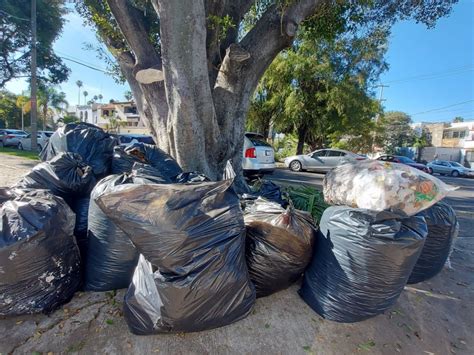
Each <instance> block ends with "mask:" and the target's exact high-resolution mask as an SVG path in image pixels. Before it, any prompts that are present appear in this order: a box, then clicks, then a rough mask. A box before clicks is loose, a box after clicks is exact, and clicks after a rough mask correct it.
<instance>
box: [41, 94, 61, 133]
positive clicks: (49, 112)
mask: <svg viewBox="0 0 474 355" xmlns="http://www.w3.org/2000/svg"><path fill="white" fill-rule="evenodd" d="M67 106H68V102H67V100H66V94H65V93H64V92H62V91H60V92H58V91H57V90H56V88H55V87H54V86H43V85H42V86H40V87H38V107H39V108H40V110H41V113H42V119H43V130H46V123H47V121H48V118H51V119H52V118H53V116H54V113H55V111H56V112H57V111H60V112H62V111H66V107H67ZM53 124H54V121H53Z"/></svg>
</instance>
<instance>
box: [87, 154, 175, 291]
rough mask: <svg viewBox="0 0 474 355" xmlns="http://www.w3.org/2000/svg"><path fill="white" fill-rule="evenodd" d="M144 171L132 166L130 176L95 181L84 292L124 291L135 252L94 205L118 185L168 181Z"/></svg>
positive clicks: (90, 206) (117, 176) (139, 167)
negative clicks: (96, 182) (122, 289)
mask: <svg viewBox="0 0 474 355" xmlns="http://www.w3.org/2000/svg"><path fill="white" fill-rule="evenodd" d="M146 169H147V167H146V166H143V165H142V164H137V163H135V165H133V168H132V171H131V174H127V173H124V174H117V175H110V176H107V177H106V178H104V179H102V180H101V181H99V183H98V184H97V185H96V186H95V188H94V190H93V191H92V194H91V198H90V205H89V218H88V220H89V222H88V249H87V255H86V259H85V265H86V266H85V267H86V269H85V280H84V288H85V290H87V291H110V290H116V289H121V288H127V287H128V285H129V284H130V281H131V279H132V275H133V270H134V269H135V266H136V265H137V260H138V256H139V254H138V251H137V249H136V248H135V246H134V245H133V244H132V242H131V241H130V239H129V238H128V236H127V235H126V234H125V232H124V231H123V230H122V229H121V228H119V227H118V226H117V225H116V224H115V223H114V222H113V220H112V219H111V218H109V217H108V216H107V215H106V214H105V213H104V212H102V210H101V209H100V208H99V206H98V205H97V199H98V198H99V197H100V196H102V195H104V194H107V193H109V192H111V191H113V190H114V188H115V187H116V186H120V185H125V184H129V185H131V184H152V183H166V182H169V181H168V180H165V179H163V178H161V177H160V176H159V175H158V176H156V175H155V176H153V175H150V171H149V170H148V171H147V170H146ZM151 169H152V170H153V169H154V168H151ZM152 172H153V171H151V173H152ZM144 211H146V208H144Z"/></svg>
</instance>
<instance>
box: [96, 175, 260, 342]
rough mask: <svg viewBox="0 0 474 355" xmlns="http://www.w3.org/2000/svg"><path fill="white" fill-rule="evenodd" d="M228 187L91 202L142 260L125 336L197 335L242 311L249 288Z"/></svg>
mask: <svg viewBox="0 0 474 355" xmlns="http://www.w3.org/2000/svg"><path fill="white" fill-rule="evenodd" d="M231 184H232V181H231V180H227V181H220V182H204V183H200V184H171V185H158V184H153V185H134V186H119V187H116V188H115V189H114V191H113V192H111V193H108V194H104V195H103V196H101V197H100V198H99V199H98V204H99V206H100V208H101V209H102V210H103V211H104V212H105V213H106V214H107V215H108V216H109V217H110V218H112V220H113V221H114V222H115V223H116V224H117V225H118V226H119V227H120V228H122V229H123V230H124V231H125V232H126V233H127V234H128V236H129V237H130V239H131V240H132V241H133V243H134V245H135V246H136V247H137V249H138V250H139V252H140V253H141V254H143V258H142V259H141V262H139V264H138V266H137V268H136V269H135V273H134V276H133V281H132V284H131V285H130V287H129V289H128V291H127V294H126V296H125V304H124V316H125V320H126V322H127V324H128V326H129V328H130V330H131V331H132V332H133V333H135V334H154V333H164V332H194V331H201V330H205V329H211V328H216V327H220V326H224V325H227V324H230V323H232V322H235V321H237V320H239V319H242V318H244V317H245V316H247V315H248V314H249V313H250V311H251V309H252V306H253V304H254V302H255V290H254V288H253V285H252V284H251V282H250V280H249V277H248V270H247V265H246V263H245V255H244V248H245V225H244V220H243V215H242V210H241V209H240V206H239V199H238V197H237V195H236V194H235V193H234V192H233V191H232V189H230V185H231ZM145 259H146V260H145Z"/></svg>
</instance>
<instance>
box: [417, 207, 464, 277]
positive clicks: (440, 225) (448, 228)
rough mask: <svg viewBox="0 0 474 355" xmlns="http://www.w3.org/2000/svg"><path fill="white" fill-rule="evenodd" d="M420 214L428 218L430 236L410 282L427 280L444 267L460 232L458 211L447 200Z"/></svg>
mask: <svg viewBox="0 0 474 355" xmlns="http://www.w3.org/2000/svg"><path fill="white" fill-rule="evenodd" d="M418 215H419V216H422V217H424V218H425V220H426V224H427V225H428V236H427V237H426V241H425V245H424V246H423V250H422V252H421V255H420V257H419V258H418V261H417V262H416V264H415V267H414V269H413V271H412V273H411V275H410V278H409V279H408V283H409V284H414V283H418V282H422V281H426V280H428V279H430V278H432V277H434V276H436V275H437V274H438V273H439V272H440V271H441V270H442V269H443V266H444V264H445V263H446V261H447V260H448V258H449V255H450V253H451V251H452V248H453V243H454V240H455V238H456V237H457V235H458V233H459V224H458V221H457V218H456V213H455V212H454V210H453V208H452V207H451V206H450V205H448V204H447V203H445V202H438V203H436V204H435V205H433V206H432V207H430V208H428V209H426V210H424V211H421V212H420V213H419V214H418Z"/></svg>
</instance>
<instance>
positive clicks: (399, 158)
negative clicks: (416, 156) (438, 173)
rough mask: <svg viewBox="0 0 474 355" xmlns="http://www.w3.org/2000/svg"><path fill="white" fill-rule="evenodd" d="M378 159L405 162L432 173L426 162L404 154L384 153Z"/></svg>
mask: <svg viewBox="0 0 474 355" xmlns="http://www.w3.org/2000/svg"><path fill="white" fill-rule="evenodd" d="M377 160H382V161H389V162H391V163H399V164H405V165H408V166H411V167H412V168H415V169H418V170H421V171H424V172H425V173H428V174H431V171H430V169H429V168H428V167H427V166H426V165H425V164H421V163H417V162H416V161H414V160H413V159H410V158H408V157H404V156H402V155H382V156H381V157H378V158H377Z"/></svg>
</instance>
